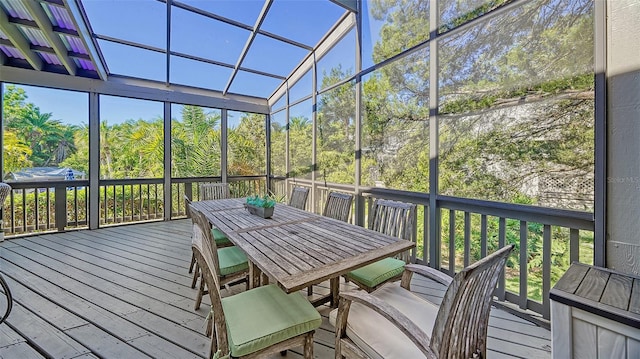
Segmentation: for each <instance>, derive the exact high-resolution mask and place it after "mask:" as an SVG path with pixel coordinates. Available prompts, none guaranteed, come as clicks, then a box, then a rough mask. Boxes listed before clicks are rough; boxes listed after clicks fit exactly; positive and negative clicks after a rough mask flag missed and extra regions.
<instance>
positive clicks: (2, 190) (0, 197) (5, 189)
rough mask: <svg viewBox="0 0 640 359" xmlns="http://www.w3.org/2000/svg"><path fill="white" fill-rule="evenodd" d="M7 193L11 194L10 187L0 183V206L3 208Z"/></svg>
mask: <svg viewBox="0 0 640 359" xmlns="http://www.w3.org/2000/svg"><path fill="white" fill-rule="evenodd" d="M9 192H11V186H10V185H8V184H6V183H4V182H0V206H4V201H5V200H6V199H7V196H8V195H9Z"/></svg>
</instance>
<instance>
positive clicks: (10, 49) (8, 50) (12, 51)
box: [0, 45, 25, 60]
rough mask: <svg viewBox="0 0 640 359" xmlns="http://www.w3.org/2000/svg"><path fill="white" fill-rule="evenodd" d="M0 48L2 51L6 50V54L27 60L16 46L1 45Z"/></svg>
mask: <svg viewBox="0 0 640 359" xmlns="http://www.w3.org/2000/svg"><path fill="white" fill-rule="evenodd" d="M0 50H2V52H4V54H5V55H7V56H9V57H12V58H16V59H23V60H25V57H24V56H23V55H22V53H21V52H20V51H18V49H16V48H15V47H11V46H4V45H0Z"/></svg>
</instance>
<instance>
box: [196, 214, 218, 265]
mask: <svg viewBox="0 0 640 359" xmlns="http://www.w3.org/2000/svg"><path fill="white" fill-rule="evenodd" d="M189 211H190V212H191V218H192V220H193V223H194V225H195V226H197V227H198V230H199V231H200V232H201V234H200V239H201V240H202V244H201V246H200V247H201V248H202V250H203V251H205V252H209V251H210V252H211V253H210V255H211V260H212V261H213V263H215V265H216V267H215V268H216V269H217V268H220V267H219V264H220V261H219V260H218V248H217V246H216V241H215V240H214V239H213V234H212V233H211V224H209V220H208V219H207V217H205V215H204V214H202V212H200V211H198V210H197V209H195V208H193V206H191V207H190V208H189ZM195 232H197V231H196V230H195V229H194V240H195V237H196V236H195Z"/></svg>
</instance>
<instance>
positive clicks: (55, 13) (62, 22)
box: [43, 4, 77, 30]
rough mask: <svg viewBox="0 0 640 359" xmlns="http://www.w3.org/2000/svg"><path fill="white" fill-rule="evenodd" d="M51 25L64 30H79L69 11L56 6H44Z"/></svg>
mask: <svg viewBox="0 0 640 359" xmlns="http://www.w3.org/2000/svg"><path fill="white" fill-rule="evenodd" d="M43 7H44V8H45V10H47V15H49V18H50V20H51V23H52V24H54V25H55V26H59V27H61V28H63V29H69V30H77V29H76V27H75V26H74V24H73V21H72V20H71V16H70V15H69V12H68V11H67V9H64V8H61V7H59V6H55V5H49V4H43Z"/></svg>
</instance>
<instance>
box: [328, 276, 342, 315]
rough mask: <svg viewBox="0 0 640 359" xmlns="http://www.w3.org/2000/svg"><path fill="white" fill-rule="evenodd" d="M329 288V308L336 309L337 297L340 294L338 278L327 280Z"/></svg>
mask: <svg viewBox="0 0 640 359" xmlns="http://www.w3.org/2000/svg"><path fill="white" fill-rule="evenodd" d="M329 286H330V287H331V308H337V307H338V295H339V294H340V277H339V276H338V277H335V278H331V279H329Z"/></svg>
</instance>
